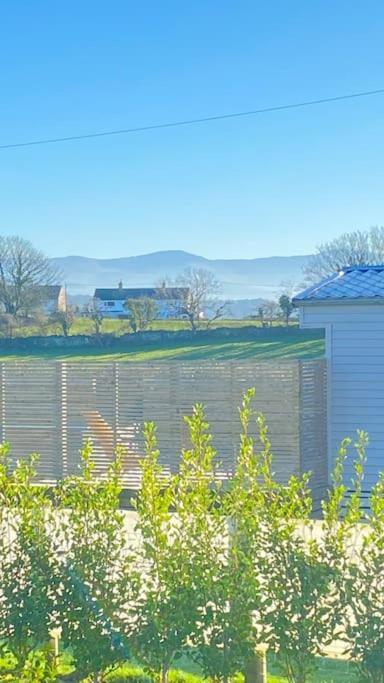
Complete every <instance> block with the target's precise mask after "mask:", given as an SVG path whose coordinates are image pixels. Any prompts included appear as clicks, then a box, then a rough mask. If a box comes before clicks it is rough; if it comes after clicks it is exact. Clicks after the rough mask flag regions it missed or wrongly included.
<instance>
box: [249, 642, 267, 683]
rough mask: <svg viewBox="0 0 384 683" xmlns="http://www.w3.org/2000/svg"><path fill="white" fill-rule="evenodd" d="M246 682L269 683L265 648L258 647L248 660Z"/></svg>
mask: <svg viewBox="0 0 384 683" xmlns="http://www.w3.org/2000/svg"><path fill="white" fill-rule="evenodd" d="M244 683H267V658H266V650H265V648H261V647H260V648H257V650H256V652H255V654H254V656H253V657H252V658H251V659H249V660H248V662H247V665H246V668H245V671H244Z"/></svg>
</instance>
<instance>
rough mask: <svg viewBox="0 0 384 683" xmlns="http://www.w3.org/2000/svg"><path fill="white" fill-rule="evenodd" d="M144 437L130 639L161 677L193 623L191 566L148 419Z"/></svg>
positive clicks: (172, 489)
mask: <svg viewBox="0 0 384 683" xmlns="http://www.w3.org/2000/svg"><path fill="white" fill-rule="evenodd" d="M145 441H146V458H145V459H144V460H143V462H142V484H141V489H140V492H139V496H138V499H137V505H136V509H137V513H138V522H137V529H136V530H137V532H138V533H139V535H140V539H141V544H140V548H139V549H138V553H137V565H138V566H139V567H141V568H142V569H143V572H142V575H141V581H140V582H139V583H138V585H137V595H136V606H137V617H136V619H137V621H136V629H135V632H134V634H133V643H134V647H135V649H136V653H137V656H138V658H140V660H141V661H143V662H144V664H145V666H146V668H147V670H148V671H149V672H151V673H152V674H153V675H154V676H156V677H161V680H162V681H165V680H167V678H168V673H169V669H170V667H171V666H172V664H173V662H174V660H175V659H176V658H178V657H180V656H181V654H182V652H183V651H184V649H185V648H186V646H187V640H188V637H189V636H190V635H191V632H192V631H193V628H194V625H195V620H196V609H195V594H194V586H193V578H194V568H193V567H192V566H191V565H190V564H189V561H190V556H188V547H185V546H184V545H183V539H185V533H184V534H183V530H182V528H181V525H180V524H178V523H177V520H176V521H175V520H174V518H173V517H172V515H171V510H172V507H174V503H175V489H176V478H175V477H169V478H168V480H167V479H166V473H165V472H164V471H163V468H162V467H161V465H160V464H159V462H158V458H159V451H158V449H157V443H156V430H155V426H154V425H153V424H152V423H149V424H147V425H146V427H145ZM190 540H192V539H190ZM191 570H192V574H191Z"/></svg>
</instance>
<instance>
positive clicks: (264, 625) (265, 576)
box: [0, 391, 384, 683]
mask: <svg viewBox="0 0 384 683" xmlns="http://www.w3.org/2000/svg"><path fill="white" fill-rule="evenodd" d="M252 396H253V392H252V391H250V392H248V393H247V394H246V396H245V398H244V402H243V405H242V408H241V412H240V420H241V427H242V428H241V435H240V446H239V453H238V458H237V463H236V469H235V473H234V476H233V478H232V480H231V482H230V483H229V484H228V486H222V485H221V484H220V478H219V477H218V467H219V462H218V459H217V455H216V453H215V450H214V448H213V444H212V439H211V436H210V434H209V429H208V425H207V423H206V420H205V416H204V410H203V408H202V407H201V406H196V407H195V409H194V411H193V415H192V416H191V417H188V418H187V424H188V427H189V432H190V441H191V446H190V448H189V449H187V450H185V451H184V452H183V453H182V456H181V462H180V469H179V472H178V473H177V474H175V475H172V476H169V474H168V473H167V472H165V470H164V469H163V468H162V466H161V462H160V460H159V451H158V447H157V442H156V428H155V425H153V424H147V425H146V427H145V443H146V457H145V458H144V459H143V461H142V483H141V489H140V491H139V494H138V497H137V499H136V501H135V507H136V511H137V526H136V536H135V541H132V539H131V540H128V539H129V534H127V527H126V521H125V518H124V515H123V514H122V513H121V511H120V510H119V497H120V493H121V483H120V480H121V468H122V465H123V461H124V453H123V452H122V451H121V450H119V451H118V453H117V457H116V460H115V461H114V462H113V463H112V464H111V466H110V469H109V472H108V476H107V478H106V479H105V480H103V481H100V480H97V479H96V478H95V477H94V473H93V460H92V448H91V446H90V444H87V445H86V446H85V448H84V450H83V452H82V455H81V463H82V464H81V472H80V474H79V476H74V477H69V478H68V479H66V480H64V481H63V482H62V483H61V484H60V485H59V486H58V487H57V489H56V490H55V491H54V493H53V494H52V491H49V490H48V489H46V488H44V487H41V486H39V487H38V486H34V485H33V476H34V469H35V466H36V460H35V457H36V456H32V458H30V460H28V461H25V462H19V463H18V465H17V466H16V468H13V467H12V466H11V463H10V461H9V454H8V449H7V448H6V447H3V448H2V451H1V460H0V502H1V505H0V528H1V531H2V533H1V535H0V544H1V548H0V644H1V648H2V651H3V654H7V655H8V656H9V661H10V666H13V669H14V676H15V679H16V680H17V681H23V682H24V683H27V682H30V683H31V682H32V681H34V682H35V683H36V682H37V681H39V680H40V681H44V682H45V683H49V681H55V680H57V664H58V662H57V659H56V658H55V657H53V656H52V654H51V653H50V650H49V641H50V638H51V634H52V631H54V632H56V633H60V639H61V651H64V652H65V651H66V652H68V653H69V655H70V657H71V658H72V662H73V666H74V668H75V673H72V674H71V680H72V681H80V680H82V679H83V678H85V677H89V679H90V680H91V681H93V682H94V683H96V682H98V683H100V681H103V680H104V676H105V675H106V672H107V671H109V670H111V669H112V668H113V667H115V666H117V665H118V664H119V663H121V662H123V661H126V660H127V659H128V658H130V657H135V659H136V660H138V661H140V662H141V663H142V664H143V666H144V667H145V669H146V670H147V672H148V673H149V674H150V676H151V677H153V679H154V680H158V681H161V683H166V681H167V679H168V674H169V671H170V669H171V668H172V667H173V666H174V665H175V664H176V663H177V661H178V659H179V658H180V657H181V656H183V655H188V656H189V657H190V658H191V659H192V660H193V661H195V662H196V663H197V664H198V665H199V666H200V668H201V670H202V672H203V674H204V676H207V677H211V678H212V679H213V680H216V681H219V680H222V681H228V680H229V679H230V678H231V677H232V676H234V674H235V673H237V672H245V673H246V672H247V671H249V670H250V669H251V668H252V663H253V662H254V660H255V657H258V656H259V655H258V652H260V648H261V647H264V646H265V645H267V646H268V647H269V648H270V650H272V651H274V652H276V653H277V655H278V658H279V662H280V666H281V669H282V671H283V673H284V674H285V675H286V676H287V678H288V681H290V683H306V682H307V681H308V680H309V678H310V676H311V674H312V673H313V671H314V670H315V669H316V668H317V663H318V658H317V655H321V654H323V653H324V651H325V649H326V647H327V646H328V645H329V644H330V643H331V642H332V640H333V639H334V638H340V639H342V640H343V641H344V648H345V652H346V653H348V655H349V656H350V657H351V658H352V659H353V661H355V663H356V668H357V671H358V673H359V674H360V677H361V681H366V682H370V683H382V682H383V681H384V654H383V653H384V647H383V646H384V597H383V596H384V592H383V590H382V589H383V581H384V495H383V494H384V477H383V476H382V477H381V478H380V480H379V482H378V483H377V485H376V487H375V488H374V490H373V492H372V498H371V508H372V511H371V517H370V519H369V522H368V524H367V525H366V526H365V529H364V533H363V541H362V543H360V544H358V545H357V546H356V547H355V548H354V552H353V553H352V552H351V548H352V547H354V543H353V541H354V538H355V534H356V525H358V523H359V522H360V521H361V520H362V513H361V510H360V502H359V500H360V493H361V485H362V478H363V467H364V460H365V446H366V443H367V437H366V435H365V434H363V433H361V434H359V438H358V442H357V444H356V448H357V456H356V459H355V466H354V470H355V477H354V481H353V482H352V488H353V490H354V491H355V493H353V494H352V496H351V497H349V498H347V496H346V493H347V489H346V487H345V485H344V483H343V470H344V462H345V458H346V456H347V449H348V447H349V445H350V441H348V440H346V441H345V442H343V444H342V447H341V449H340V452H339V455H338V457H337V460H336V466H335V470H334V473H333V480H332V486H331V488H330V490H329V494H328V496H327V498H326V499H325V500H324V502H323V507H322V509H323V522H322V525H321V533H317V534H316V533H313V530H314V523H313V522H312V521H311V510H312V501H311V496H310V490H309V476H308V475H303V476H293V477H291V479H290V480H289V482H288V483H287V484H286V485H282V484H280V483H278V482H277V481H276V480H275V478H274V476H273V462H272V455H271V445H270V442H269V438H268V432H267V427H266V424H265V420H264V418H263V416H262V415H260V414H255V413H254V411H253V409H252ZM254 423H256V426H257V437H253V436H252V433H253V432H254ZM63 678H64V679H65V677H61V679H63ZM61 679H60V680H61ZM87 680H88V679H87Z"/></svg>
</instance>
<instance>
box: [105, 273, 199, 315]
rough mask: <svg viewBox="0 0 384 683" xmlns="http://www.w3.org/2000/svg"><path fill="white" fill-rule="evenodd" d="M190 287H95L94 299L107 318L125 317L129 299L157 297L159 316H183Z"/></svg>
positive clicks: (120, 283) (121, 284)
mask: <svg viewBox="0 0 384 683" xmlns="http://www.w3.org/2000/svg"><path fill="white" fill-rule="evenodd" d="M187 293H188V289H185V288H183V287H165V288H164V289H162V290H159V289H155V288H154V287H128V288H127V287H123V283H122V282H119V286H118V287H115V288H109V289H102V288H97V289H95V293H94V300H95V302H96V304H97V306H98V307H99V309H100V311H101V312H102V313H103V315H104V316H105V317H106V318H124V317H126V316H127V315H128V310H127V308H126V307H125V303H126V301H128V299H143V298H149V299H155V300H156V303H157V311H158V315H157V317H158V318H159V319H160V320H166V319H167V318H175V317H182V312H181V308H182V302H183V300H184V299H185V295H186V294H187Z"/></svg>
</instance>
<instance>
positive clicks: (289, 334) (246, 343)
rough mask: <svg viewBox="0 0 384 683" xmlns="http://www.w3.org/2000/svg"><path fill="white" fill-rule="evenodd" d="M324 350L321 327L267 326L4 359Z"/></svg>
mask: <svg viewBox="0 0 384 683" xmlns="http://www.w3.org/2000/svg"><path fill="white" fill-rule="evenodd" d="M323 354H324V339H323V335H322V333H321V332H320V331H317V330H313V331H312V332H310V333H308V331H306V333H305V335H303V334H301V332H300V330H298V329H297V328H292V329H291V330H289V331H288V330H285V329H284V330H279V329H276V330H275V331H273V332H271V330H266V334H265V337H260V338H258V339H250V338H249V337H248V338H247V337H246V336H245V337H244V339H237V340H230V339H229V340H222V339H217V338H214V337H212V338H211V339H210V338H207V337H205V338H204V339H199V337H198V336H197V337H196V339H195V340H192V341H190V342H188V343H185V342H183V341H179V342H169V343H168V344H162V345H148V346H129V347H127V346H126V345H124V343H123V342H122V343H121V345H119V346H118V347H116V348H115V349H113V351H109V350H108V351H105V349H103V348H99V347H96V346H95V347H93V348H78V349H76V348H73V349H68V350H65V351H63V350H60V349H42V350H36V351H33V352H29V351H28V352H18V353H17V354H15V353H5V352H2V353H1V355H0V360H18V359H25V360H33V359H47V360H48V359H51V360H65V359H70V360H71V361H79V360H83V359H87V360H98V361H112V360H114V361H116V360H123V361H136V362H137V361H141V362H145V361H169V360H185V361H189V360H200V361H201V360H217V361H226V360H237V361H245V360H252V359H255V360H288V359H290V358H318V357H319V356H322V355H323Z"/></svg>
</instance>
